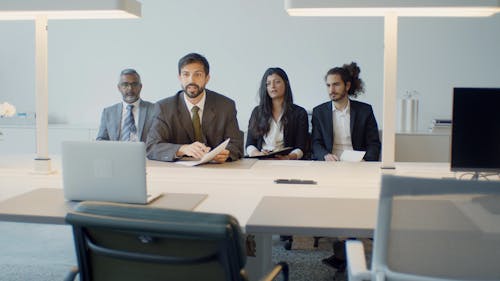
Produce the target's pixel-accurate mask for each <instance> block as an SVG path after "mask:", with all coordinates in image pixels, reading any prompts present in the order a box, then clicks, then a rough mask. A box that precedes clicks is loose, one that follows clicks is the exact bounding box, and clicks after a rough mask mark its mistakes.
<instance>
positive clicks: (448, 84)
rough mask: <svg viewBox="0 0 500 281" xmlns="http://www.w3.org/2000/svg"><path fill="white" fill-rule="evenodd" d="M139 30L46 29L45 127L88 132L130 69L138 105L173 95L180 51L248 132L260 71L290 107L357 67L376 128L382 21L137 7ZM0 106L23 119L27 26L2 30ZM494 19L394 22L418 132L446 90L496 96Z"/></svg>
mask: <svg viewBox="0 0 500 281" xmlns="http://www.w3.org/2000/svg"><path fill="white" fill-rule="evenodd" d="M142 2H143V18H142V19H138V20H89V21H83V20H75V21H50V22H49V104H50V106H49V120H50V121H51V122H53V123H66V124H70V125H86V126H90V127H97V126H98V123H99V116H100V113H101V110H102V108H103V107H105V106H107V105H110V104H112V103H115V102H117V101H119V99H120V95H119V92H118V91H117V89H116V82H117V78H118V74H119V72H120V70H121V69H123V68H126V67H133V68H136V69H137V70H138V71H139V72H140V74H141V75H142V79H143V84H144V87H143V91H142V97H143V98H144V99H146V100H150V101H157V100H159V99H162V98H164V97H167V96H170V95H172V94H174V93H175V92H176V91H177V90H178V89H179V82H178V80H177V61H178V59H179V58H180V57H181V56H183V55H184V54H186V53H188V52H193V51H194V52H199V53H202V54H204V55H205V56H206V57H207V58H208V60H209V62H210V63H211V81H210V83H209V85H208V88H209V89H212V90H215V91H217V92H220V93H222V94H225V95H227V96H229V97H230V98H232V99H234V100H235V101H236V104H237V108H238V119H239V123H240V126H241V128H242V129H243V130H246V127H247V123H248V118H249V116H250V112H251V110H252V108H253V107H254V106H255V105H256V104H257V99H256V94H257V88H258V85H259V80H260V78H261V75H262V73H263V72H264V70H265V69H266V68H267V67H270V66H280V67H282V68H284V69H285V70H286V71H287V73H288V74H289V76H290V79H291V85H292V89H293V91H294V98H295V102H296V103H297V104H299V105H302V106H303V107H305V108H306V109H312V108H313V107H314V106H315V105H317V104H320V103H322V102H324V101H327V94H326V90H325V87H324V81H323V76H324V74H325V73H326V71H327V70H328V69H329V68H330V67H333V66H340V65H342V64H343V63H346V62H350V61H356V62H358V64H359V65H360V66H361V69H362V72H361V77H362V78H363V79H364V80H365V83H366V94H365V95H363V96H361V97H360V99H361V100H363V101H366V102H368V103H371V104H372V105H373V107H374V109H375V114H376V118H377V121H378V122H379V125H380V126H381V122H382V80H383V79H382V71H383V66H382V64H383V57H382V55H383V38H382V37H383V19H382V18H309V17H307V18H297V17H289V16H288V15H287V14H286V12H285V11H284V4H283V1H282V0H252V1H243V0H217V1H205V0H169V1H161V0H143V1H142ZM0 38H1V39H0V40H1V41H0V42H1V43H0V86H1V88H0V102H1V101H9V102H10V103H12V104H14V105H15V106H16V107H17V109H18V111H22V112H33V111H34V110H35V99H34V95H35V94H34V23H32V22H23V21H0ZM499 50H500V15H496V16H494V17H491V18H484V19H453V18H452V19H450V18H444V19H428V18H415V19H413V18H412V19H405V18H403V19H400V24H399V64H398V68H399V70H398V93H400V94H403V93H404V92H405V91H406V90H417V91H418V92H420V93H421V96H420V100H421V103H420V111H421V112H420V113H421V115H420V122H419V129H420V130H425V129H426V128H427V127H428V125H429V123H430V121H431V120H432V119H433V118H436V117H451V93H452V87H453V86H490V87H500V55H499Z"/></svg>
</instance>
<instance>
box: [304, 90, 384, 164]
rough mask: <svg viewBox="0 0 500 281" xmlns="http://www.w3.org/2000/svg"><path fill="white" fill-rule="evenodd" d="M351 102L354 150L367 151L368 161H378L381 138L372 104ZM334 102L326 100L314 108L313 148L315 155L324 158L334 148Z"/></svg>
mask: <svg viewBox="0 0 500 281" xmlns="http://www.w3.org/2000/svg"><path fill="white" fill-rule="evenodd" d="M350 103H351V141H352V147H353V149H354V150H358V151H366V154H365V156H364V157H363V159H364V160H366V161H378V160H379V156H380V146H381V145H380V139H379V133H378V126H377V121H376V120H375V115H373V110H372V107H371V105H369V104H366V103H363V102H359V101H354V100H350ZM333 134H334V132H333V116H332V102H331V101H329V102H325V103H323V104H320V105H318V106H316V107H315V108H314V109H313V115H312V150H313V157H314V158H315V159H317V160H324V159H325V158H324V156H325V155H326V154H328V153H332V148H333Z"/></svg>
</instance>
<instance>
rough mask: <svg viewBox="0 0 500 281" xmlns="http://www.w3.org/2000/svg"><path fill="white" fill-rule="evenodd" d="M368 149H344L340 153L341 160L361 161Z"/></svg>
mask: <svg viewBox="0 0 500 281" xmlns="http://www.w3.org/2000/svg"><path fill="white" fill-rule="evenodd" d="M365 153H366V151H356V150H344V151H343V152H342V155H340V161H345V162H361V160H363V157H364V156H365Z"/></svg>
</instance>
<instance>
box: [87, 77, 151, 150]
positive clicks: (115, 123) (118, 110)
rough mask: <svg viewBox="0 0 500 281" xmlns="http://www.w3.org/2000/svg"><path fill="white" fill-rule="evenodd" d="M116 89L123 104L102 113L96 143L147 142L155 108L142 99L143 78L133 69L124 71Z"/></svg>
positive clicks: (108, 108)
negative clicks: (107, 141)
mask: <svg viewBox="0 0 500 281" xmlns="http://www.w3.org/2000/svg"><path fill="white" fill-rule="evenodd" d="M117 86H118V91H120V93H121V94H122V99H123V101H122V102H120V103H117V104H114V105H112V106H110V107H106V108H105V109H104V110H103V112H102V116H101V125H100V127H99V132H98V133H97V138H96V139H97V140H114V141H142V142H146V138H147V136H148V132H149V128H151V124H152V123H153V110H154V104H153V103H151V102H148V101H145V100H142V99H141V97H140V95H141V89H142V84H141V76H140V75H139V73H137V71H135V70H134V69H130V68H129V69H124V70H122V72H121V73H120V80H119V82H118V85H117Z"/></svg>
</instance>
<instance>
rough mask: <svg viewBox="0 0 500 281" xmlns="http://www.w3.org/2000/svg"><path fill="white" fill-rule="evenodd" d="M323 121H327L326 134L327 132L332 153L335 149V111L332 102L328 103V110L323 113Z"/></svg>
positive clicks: (328, 146)
mask: <svg viewBox="0 0 500 281" xmlns="http://www.w3.org/2000/svg"><path fill="white" fill-rule="evenodd" d="M323 114H324V115H323V120H325V125H326V132H327V139H326V140H327V141H328V143H325V144H326V147H327V148H330V151H331V150H332V148H333V134H334V132H333V111H332V102H329V103H328V106H327V110H326V111H325V112H323Z"/></svg>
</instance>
